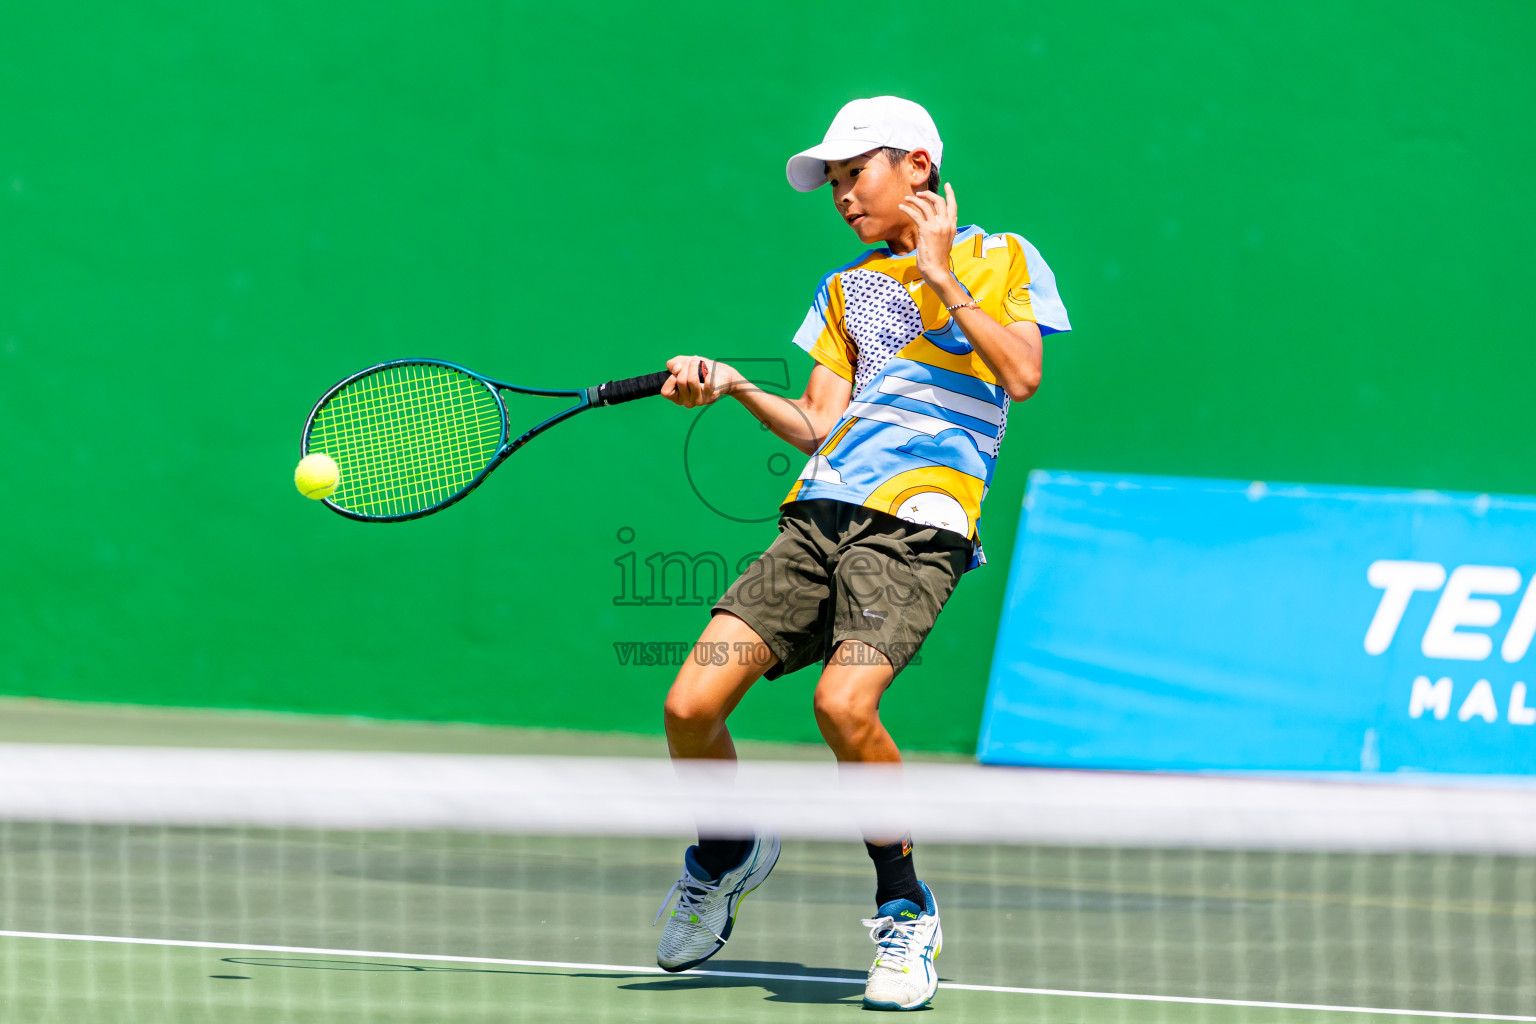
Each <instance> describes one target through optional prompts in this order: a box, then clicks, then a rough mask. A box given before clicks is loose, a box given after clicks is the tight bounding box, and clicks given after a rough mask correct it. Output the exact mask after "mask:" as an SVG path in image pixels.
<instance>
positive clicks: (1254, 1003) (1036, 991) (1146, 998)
mask: <svg viewBox="0 0 1536 1024" xmlns="http://www.w3.org/2000/svg"><path fill="white" fill-rule="evenodd" d="M0 938H9V939H59V940H66V941H72V942H115V943H119V944H123V945H130V946H183V947H188V948H191V949H234V950H241V951H244V952H255V953H319V954H322V955H325V956H366V957H374V958H376V959H380V960H435V961H441V962H443V963H456V964H499V965H502V966H506V967H545V968H550V969H555V970H575V971H607V972H611V973H614V974H660V975H665V974H667V972H666V971H663V970H662V969H661V968H660V967H629V966H625V965H623V964H582V963H568V962H566V961H562V960H506V959H501V958H498V957H489V956H446V955H440V954H434V953H385V952H380V951H378V950H367V949H322V948H317V947H314V946H259V945H255V944H253V943H248V942H198V941H196V940H192V939H141V938H135V937H132V936H126V935H69V934H63V933H59V932H18V931H3V930H0ZM672 976H673V977H679V978H682V977H689V976H705V977H713V978H748V979H753V980H758V981H811V982H823V983H826V984H832V985H862V984H864V979H863V978H837V977H832V976H829V975H824V974H756V973H753V972H750V971H710V970H702V971H701V970H692V971H688V972H687V973H686V974H676V975H672ZM939 988H943V989H950V990H952V991H958V992H1001V993H1004V994H1005V995H1020V996H1064V997H1068V998H1072V999H1123V1000H1126V1001H1129V1002H1140V1003H1184V1004H1193V1005H1198V1006H1242V1007H1250V1008H1254V1009H1261V1010H1317V1011H1323V1012H1328V1013H1379V1014H1388V1015H1392V1016H1399V1017H1445V1018H1455V1019H1458V1020H1512V1021H1521V1022H1525V1024H1536V1017H1519V1016H1513V1015H1509V1014H1498V1013H1451V1012H1442V1011H1439V1010H1388V1009H1383V1008H1380V1007H1372V1006H1325V1005H1319V1004H1316V1003H1266V1002H1260V1001H1258V1000H1253V999H1203V998H1201V997H1199V996H1151V995H1137V994H1132V993H1125V992H1076V991H1073V990H1071V989H1059V988H1013V987H1010V986H1007V985H964V984H961V983H960V982H954V981H941V982H939Z"/></svg>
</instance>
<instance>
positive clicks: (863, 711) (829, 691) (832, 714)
mask: <svg viewBox="0 0 1536 1024" xmlns="http://www.w3.org/2000/svg"><path fill="white" fill-rule="evenodd" d="M811 704H812V706H813V707H814V708H815V710H816V720H817V721H819V722H821V723H823V724H825V725H833V726H836V727H837V728H838V729H839V731H843V732H852V731H857V730H858V729H860V728H863V727H864V726H867V725H868V724H869V723H870V722H871V721H872V720H873V719H874V717H875V714H876V708H875V707H872V706H870V704H869V701H868V700H867V699H865V697H864V695H863V694H861V693H859V692H858V691H856V690H851V689H848V688H846V687H838V686H828V685H825V684H823V685H821V686H818V687H816V695H815V696H814V697H813V698H812V699H811Z"/></svg>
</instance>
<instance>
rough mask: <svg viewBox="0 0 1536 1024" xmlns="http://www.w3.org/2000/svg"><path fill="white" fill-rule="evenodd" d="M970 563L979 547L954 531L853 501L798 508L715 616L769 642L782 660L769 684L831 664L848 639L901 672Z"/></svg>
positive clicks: (786, 515) (793, 506) (850, 653)
mask: <svg viewBox="0 0 1536 1024" xmlns="http://www.w3.org/2000/svg"><path fill="white" fill-rule="evenodd" d="M970 559H971V542H970V541H969V540H967V539H966V538H964V537H962V536H960V535H959V534H958V533H953V532H951V531H949V530H940V529H938V528H936V527H932V526H920V525H918V524H916V523H909V522H907V521H906V520H903V519H897V518H896V517H895V516H892V515H888V514H886V513H884V512H877V511H875V510H874V509H871V508H865V507H863V506H862V505H853V504H850V503H848V502H844V501H831V500H828V499H825V498H818V499H814V500H811V501H796V502H791V503H790V504H788V505H785V506H784V511H783V514H782V515H781V516H780V517H779V536H778V538H777V539H776V540H775V541H774V542H773V544H772V545H771V546H770V547H769V548H768V550H767V551H765V552H763V554H762V555H761V556H759V557H758V559H757V561H755V562H753V563H752V564H751V565H750V566H748V567H747V571H746V572H744V573H742V575H741V578H740V579H738V580H737V581H736V582H735V583H733V584H731V588H730V589H729V590H727V591H726V592H725V594H724V595H723V596H722V597H721V598H720V600H719V602H718V603H716V605H715V607H714V611H715V612H730V613H731V614H732V615H735V616H737V617H738V618H740V619H742V620H743V621H744V622H746V624H747V625H749V626H751V627H752V629H753V630H755V631H756V633H757V635H758V636H760V637H762V638H763V641H764V643H766V644H767V645H768V649H769V650H770V651H772V652H773V654H774V656H775V657H777V658H778V659H779V660H778V664H776V665H774V666H773V667H772V668H770V669H769V670H768V671H767V672H766V673H765V675H766V676H767V677H768V678H769V679H773V678H776V677H778V676H780V675H783V674H785V673H788V672H796V671H799V670H800V669H802V668H805V667H806V666H808V665H813V664H815V663H817V662H826V661H829V660H831V658H832V656H833V654H834V653H835V652H837V650H838V645H839V644H841V643H842V642H843V641H844V640H862V641H863V642H864V643H866V644H868V645H869V646H870V647H873V648H874V649H875V650H877V651H879V652H880V653H881V654H883V655H885V657H886V658H888V659H889V660H890V662H891V665H892V667H894V668H895V670H896V672H897V673H900V672H901V670H902V669H903V668H905V667H906V666H907V664H908V662H910V661H911V660H912V657H913V655H915V654H916V653H917V649H918V648H919V647H921V646H922V643H923V640H924V639H925V638H927V636H928V631H929V630H931V629H932V628H933V623H934V620H936V619H937V618H938V616H939V610H940V609H941V608H943V607H944V602H945V601H946V600H947V599H948V598H949V595H950V592H951V591H953V590H954V589H955V583H956V581H958V580H959V579H960V574H961V573H963V572H965V567H966V566H967V565H968V564H969V563H970ZM858 650H859V648H857V646H855V647H853V648H849V649H848V650H847V651H845V652H844V653H842V654H838V657H839V658H840V659H841V658H845V657H856V656H857V652H858ZM866 653H867V652H866Z"/></svg>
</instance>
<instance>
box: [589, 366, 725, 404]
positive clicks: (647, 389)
mask: <svg viewBox="0 0 1536 1024" xmlns="http://www.w3.org/2000/svg"><path fill="white" fill-rule="evenodd" d="M707 372H708V371H706V370H705V369H704V363H703V362H702V361H701V362H700V363H699V380H700V381H704V380H707V379H708V378H707V377H706V376H705V374H706V373H707ZM670 376H672V371H671V370H661V371H658V372H656V373H648V374H646V375H645V376H644V377H626V378H625V379H624V380H611V381H609V382H608V383H606V384H599V385H598V386H597V387H595V388H593V389H592V391H593V394H592V404H593V405H622V404H623V403H625V402H633V401H635V400H636V399H640V398H653V397H655V396H656V395H659V394H661V386H662V385H663V384H665V383H666V382H667V378H668V377H670Z"/></svg>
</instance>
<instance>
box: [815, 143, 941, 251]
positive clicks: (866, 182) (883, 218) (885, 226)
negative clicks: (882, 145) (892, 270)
mask: <svg viewBox="0 0 1536 1024" xmlns="http://www.w3.org/2000/svg"><path fill="white" fill-rule="evenodd" d="M919 155H921V159H919V160H917V161H914V159H913V158H914V157H916V156H919ZM927 156H928V154H927V153H926V152H924V151H923V150H920V149H919V150H915V151H914V152H912V153H908V154H907V155H906V156H904V157H902V158H901V160H900V161H898V162H897V163H896V164H894V165H893V164H891V163H890V161H888V160H887V159H886V157H885V153H884V151H882V150H878V149H877V150H875V151H874V152H871V153H865V154H864V155H863V156H856V157H853V158H852V159H850V160H837V161H832V162H829V163H828V164H827V182H828V183H829V184H830V185H831V186H832V202H833V204H834V205H835V206H836V207H837V212H838V215H839V216H841V217H842V218H843V221H844V222H845V223H846V224H847V225H848V226H849V227H851V228H853V232H854V234H856V235H858V236H859V241H861V242H863V243H865V244H866V245H868V244H870V243H873V242H879V241H891V240H894V239H896V238H897V237H898V236H900V235H901V234H902V233H903V231H904V229H906V228H909V227H911V226H912V218H910V217H908V216H907V215H906V214H904V213H902V212H901V210H900V209H899V207H900V205H901V203H902V201H903V200H904V199H906V198H907V196H910V195H912V194H913V193H914V192H916V191H919V190H921V189H923V188H926V187H927V183H928V164H927ZM919 163H921V164H922V167H921V169H919V167H918V166H917V164H919ZM919 170H921V173H919Z"/></svg>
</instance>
